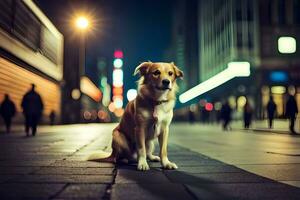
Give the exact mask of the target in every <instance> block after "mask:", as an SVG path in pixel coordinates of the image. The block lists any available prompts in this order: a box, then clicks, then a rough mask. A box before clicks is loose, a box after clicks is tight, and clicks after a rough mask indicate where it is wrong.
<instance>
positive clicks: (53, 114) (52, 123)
mask: <svg viewBox="0 0 300 200" xmlns="http://www.w3.org/2000/svg"><path fill="white" fill-rule="evenodd" d="M55 117H56V114H55V112H54V110H52V111H51V113H50V115H49V119H50V125H54V122H55Z"/></svg>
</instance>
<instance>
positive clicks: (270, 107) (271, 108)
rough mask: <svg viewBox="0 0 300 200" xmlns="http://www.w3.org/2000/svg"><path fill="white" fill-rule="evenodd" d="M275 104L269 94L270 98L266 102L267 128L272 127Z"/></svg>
mask: <svg viewBox="0 0 300 200" xmlns="http://www.w3.org/2000/svg"><path fill="white" fill-rule="evenodd" d="M276 107H277V106H276V104H275V102H274V100H273V96H270V100H269V102H268V104H267V113H268V121H269V128H273V119H274V115H275V111H276Z"/></svg>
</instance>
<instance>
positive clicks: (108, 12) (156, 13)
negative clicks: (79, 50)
mask: <svg viewBox="0 0 300 200" xmlns="http://www.w3.org/2000/svg"><path fill="white" fill-rule="evenodd" d="M35 2H36V3H37V5H38V6H39V7H40V8H41V9H42V11H43V12H44V13H45V14H46V15H47V16H48V17H49V18H50V19H51V21H52V22H53V23H54V24H55V25H56V26H57V28H58V29H59V30H60V31H61V32H62V33H63V34H64V37H65V38H66V37H72V35H70V29H71V28H73V27H72V26H71V18H72V16H74V14H75V13H77V12H78V11H83V12H88V13H90V14H91V15H92V16H93V19H94V22H93V27H94V28H93V29H94V30H92V31H91V32H90V33H89V34H88V37H87V50H86V51H87V55H86V56H87V58H86V73H87V74H88V75H90V76H91V78H92V79H93V80H94V81H96V80H95V79H96V78H95V77H93V75H94V74H95V73H94V71H95V68H96V60H97V57H107V58H108V59H112V55H113V51H114V49H116V48H120V49H122V50H123V51H124V76H125V80H124V82H125V91H126V89H128V88H130V87H134V86H135V83H134V79H133V78H132V73H133V71H134V68H135V67H136V66H137V65H138V64H139V63H141V62H143V61H148V60H151V61H163V59H164V53H165V51H166V49H167V48H168V47H169V45H170V42H171V21H172V5H171V0H164V1H160V0H147V1H146V0H128V1H124V0H123V1H122V0H109V1H108V0H97V1H96V0H56V1H53V0H52V1H49V0H35ZM109 67H112V64H111V62H110V63H109Z"/></svg>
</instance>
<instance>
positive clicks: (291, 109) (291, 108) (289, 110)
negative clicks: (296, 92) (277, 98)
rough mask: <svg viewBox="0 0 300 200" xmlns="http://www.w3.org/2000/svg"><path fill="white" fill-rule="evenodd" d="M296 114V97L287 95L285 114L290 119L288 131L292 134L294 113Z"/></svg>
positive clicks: (293, 132)
mask: <svg viewBox="0 0 300 200" xmlns="http://www.w3.org/2000/svg"><path fill="white" fill-rule="evenodd" d="M297 114H298V107H297V102H296V99H295V97H294V96H293V95H289V98H288V100H287V102H286V106H285V116H286V117H287V118H288V119H289V120H290V131H291V133H292V134H295V133H296V131H295V120H296V115H297Z"/></svg>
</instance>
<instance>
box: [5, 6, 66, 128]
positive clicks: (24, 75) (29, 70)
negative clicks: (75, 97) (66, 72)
mask: <svg viewBox="0 0 300 200" xmlns="http://www.w3.org/2000/svg"><path fill="white" fill-rule="evenodd" d="M0 9H1V12H0V101H2V99H3V97H4V94H8V95H9V96H10V97H11V99H12V101H13V102H14V103H15V105H16V107H17V111H18V114H17V117H16V119H15V121H19V122H20V121H22V115H21V112H22V109H21V101H22V98H23V95H24V94H25V93H26V92H27V91H28V90H29V89H30V87H31V85H30V84H32V83H33V84H35V85H36V90H37V92H38V93H40V95H41V97H42V100H43V102H44V113H43V114H44V116H49V114H50V112H51V111H55V113H56V116H57V117H58V118H59V117H60V113H61V89H60V83H61V80H62V77H63V36H62V34H61V33H60V32H59V31H58V30H57V29H56V27H55V26H54V25H53V24H52V23H51V21H50V20H49V19H48V18H47V17H46V16H45V15H44V14H43V12H42V11H41V10H40V9H39V8H38V7H37V6H36V5H35V4H34V3H33V1H32V0H22V1H21V0H3V1H0ZM47 119H48V118H47V117H44V122H45V123H46V122H47ZM57 120H59V119H57Z"/></svg>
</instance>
